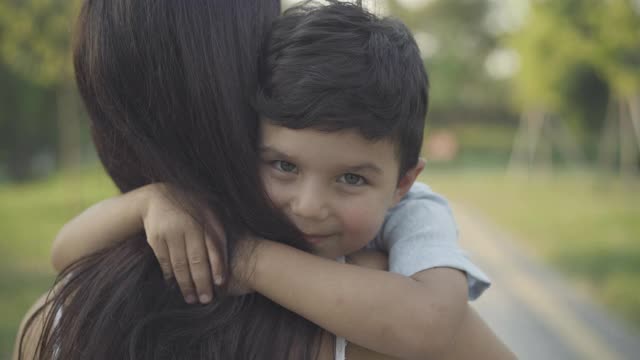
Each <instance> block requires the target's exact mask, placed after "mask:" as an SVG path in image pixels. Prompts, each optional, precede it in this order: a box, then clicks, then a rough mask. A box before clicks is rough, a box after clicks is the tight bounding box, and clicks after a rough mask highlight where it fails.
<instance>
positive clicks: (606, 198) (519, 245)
mask: <svg viewBox="0 0 640 360" xmlns="http://www.w3.org/2000/svg"><path fill="white" fill-rule="evenodd" d="M285 3H293V2H292V1H288V2H285ZM365 3H367V4H368V6H370V7H371V8H372V9H373V10H374V11H376V12H378V13H384V14H391V15H393V16H396V17H399V18H400V19H402V20H403V21H405V23H406V24H407V25H408V26H409V27H410V28H411V29H412V31H413V32H414V34H415V38H416V41H417V42H418V44H419V46H420V49H421V52H422V56H423V58H424V61H425V65H426V67H427V70H428V72H429V75H430V81H431V93H430V97H431V102H430V112H429V116H428V119H427V122H428V128H427V130H426V138H425V139H426V142H425V146H424V156H425V158H426V159H427V163H428V165H427V169H426V171H425V175H424V176H423V180H424V181H426V182H427V183H428V184H430V185H431V186H432V187H433V188H434V189H435V190H436V191H438V192H441V193H443V194H445V195H446V196H447V198H449V199H450V200H451V201H452V205H453V207H454V212H455V214H456V217H457V218H458V221H459V223H460V233H461V241H462V243H463V246H464V247H465V248H467V249H468V250H469V253H470V256H471V257H472V258H473V259H474V261H476V262H478V263H479V264H480V265H481V266H482V267H483V268H484V269H485V270H486V271H487V272H488V273H489V275H490V276H491V277H492V278H493V280H494V285H493V287H492V289H491V290H489V291H488V293H487V294H486V295H485V296H483V298H482V299H481V300H480V301H478V302H477V305H476V306H477V307H478V309H479V311H480V312H481V314H482V315H483V316H484V317H485V319H487V321H488V322H489V323H490V324H491V325H492V327H493V328H494V330H496V332H498V334H499V335H500V336H501V337H502V338H503V339H504V340H505V341H506V342H507V343H508V344H509V345H510V346H511V347H512V348H514V350H516V352H517V353H518V355H520V357H521V358H532V359H533V358H554V359H560V358H567V359H568V358H576V359H578V358H593V359H603V358H627V357H628V358H631V355H629V354H630V352H628V351H630V350H628V349H631V348H632V347H633V346H634V345H633V344H634V343H640V341H638V340H640V336H639V335H638V334H639V332H638V329H640V239H639V237H640V191H639V190H640V181H639V177H638V176H639V173H640V0H553V1H550V0H547V1H542V0H538V1H534V0H387V1H383V0H378V1H375V0H370V1H366V2H365ZM78 4H79V1H78V0H20V1H12V0H1V1H0V358H8V357H9V354H10V351H11V348H12V346H13V340H14V335H15V331H16V329H17V326H18V323H19V321H20V319H21V317H22V315H23V314H24V312H25V311H26V310H27V308H28V307H29V305H30V304H31V303H32V302H33V301H34V300H35V299H36V297H37V296H38V295H39V294H41V293H42V292H43V291H45V290H46V289H47V288H48V287H49V285H50V284H51V283H52V281H53V279H54V274H53V271H52V268H51V266H50V262H49V247H50V244H51V241H52V240H53V238H54V236H55V234H56V233H57V231H58V230H59V229H60V227H61V226H62V225H63V224H64V223H65V222H66V221H68V220H69V219H70V218H71V217H73V216H74V215H75V214H77V213H79V212H80V211H82V210H83V209H84V208H86V207H87V206H89V205H90V204H92V203H95V202H97V201H99V200H101V199H104V198H106V197H109V196H111V195H113V194H115V187H114V186H113V184H112V183H111V182H110V180H109V179H108V178H107V177H106V176H105V174H104V172H103V170H102V168H101V166H100V164H99V163H98V161H97V159H96V156H95V153H94V150H93V148H92V144H91V141H90V138H89V135H88V128H87V123H88V122H87V119H86V114H85V113H84V111H83V109H82V104H81V103H80V100H79V98H78V95H77V92H76V89H75V85H74V82H73V73H72V67H71V62H70V41H71V31H70V30H71V28H72V25H73V19H74V18H75V14H76V12H77V9H78ZM612 334H613V335H612ZM621 349H622V350H621ZM625 349H627V350H625ZM635 349H637V348H635ZM636 355H637V353H636Z"/></svg>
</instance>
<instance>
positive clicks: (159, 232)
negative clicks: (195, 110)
mask: <svg viewBox="0 0 640 360" xmlns="http://www.w3.org/2000/svg"><path fill="white" fill-rule="evenodd" d="M147 191H148V197H147V199H148V200H147V205H146V207H145V209H144V213H143V217H142V220H143V224H144V230H145V232H146V235H147V241H148V242H149V245H150V246H151V248H152V249H153V252H154V254H155V255H156V258H157V259H158V263H160V267H161V268H162V273H163V274H164V276H165V278H166V279H170V278H172V277H175V279H176V282H177V283H178V286H179V287H180V290H181V292H182V294H183V296H184V299H185V301H186V302H187V303H189V304H193V303H196V302H197V301H198V300H199V301H200V302H201V303H203V304H204V303H209V302H210V301H211V300H212V299H213V282H214V281H215V284H216V285H221V284H222V283H223V280H224V279H223V278H222V273H223V271H222V265H223V264H222V261H221V259H220V252H219V250H218V249H217V248H216V244H224V243H225V241H226V240H225V235H224V231H223V229H222V226H220V224H219V222H218V221H217V218H216V216H215V215H214V214H213V213H211V212H209V213H207V214H205V216H206V217H207V218H208V219H209V220H210V222H211V223H213V224H215V229H214V230H215V233H213V234H209V233H207V232H205V231H204V229H203V227H202V225H200V224H199V223H198V222H196V221H195V219H193V217H191V216H190V215H189V214H188V213H187V212H186V211H185V210H183V209H182V208H181V207H180V206H178V205H177V204H176V203H175V202H173V201H172V200H171V196H170V193H171V191H172V190H171V188H170V187H169V186H168V185H166V184H159V183H156V184H151V185H147ZM216 240H219V241H216Z"/></svg>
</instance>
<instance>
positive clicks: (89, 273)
mask: <svg viewBox="0 0 640 360" xmlns="http://www.w3.org/2000/svg"><path fill="white" fill-rule="evenodd" d="M279 12H280V0H189V1H187V0H85V1H84V4H83V6H82V8H81V12H80V15H79V19H78V23H77V29H76V33H75V36H76V39H75V45H74V65H75V70H76V80H77V83H78V87H79V90H80V94H81V95H82V98H83V100H84V103H85V105H86V108H87V110H88V113H89V115H90V118H91V127H92V134H93V139H94V142H95V145H96V148H97V150H98V154H99V156H100V159H101V161H102V163H103V164H104V167H105V169H106V170H107V172H108V173H109V175H110V176H111V178H112V179H113V181H114V182H115V183H116V185H117V186H118V188H119V189H120V191H122V192H127V191H129V190H132V189H135V188H137V187H140V186H142V185H145V184H149V183H152V182H165V183H170V184H173V185H176V188H179V189H185V191H184V193H183V194H182V195H183V196H181V197H179V198H180V199H181V203H182V205H184V208H185V209H186V210H187V211H190V213H191V214H192V215H193V216H194V217H195V218H196V219H197V220H198V221H200V223H201V224H203V226H204V227H205V229H209V230H211V224H209V223H208V222H207V219H205V218H203V217H202V216H200V214H203V213H204V209H211V210H212V211H214V212H215V213H216V214H217V216H218V218H219V219H220V221H221V223H222V224H223V226H224V228H225V231H226V235H227V241H226V243H224V244H222V243H220V244H219V248H220V249H223V250H224V254H225V259H226V271H227V276H226V277H227V278H228V277H229V276H228V275H229V271H230V270H229V269H230V264H231V263H232V260H233V256H234V253H235V252H234V251H235V245H236V244H237V242H238V241H239V239H241V238H242V236H243V235H245V234H247V233H248V232H250V233H255V234H258V235H261V236H264V237H268V238H271V239H276V240H279V241H282V242H284V243H287V244H290V245H292V246H296V247H299V248H301V247H302V244H301V243H300V242H299V241H298V239H300V236H299V233H298V232H297V230H296V229H295V228H294V227H293V226H292V225H291V224H290V223H289V222H288V221H287V220H286V218H285V217H284V216H283V215H282V214H280V213H278V212H277V211H275V210H274V209H272V207H271V204H270V202H269V201H268V198H267V197H266V195H265V193H264V190H263V187H262V183H261V181H260V178H259V175H258V160H257V152H256V148H255V146H256V142H257V136H258V135H257V134H258V125H259V122H258V117H257V114H256V113H255V112H254V111H253V110H252V109H251V108H250V106H249V103H250V98H251V97H252V96H253V95H254V93H255V90H256V81H257V68H258V61H259V59H258V57H259V49H260V48H261V43H262V41H263V37H264V35H265V34H266V33H267V30H268V28H269V26H270V24H271V22H272V20H273V19H274V18H275V17H276V16H278V15H279ZM87 241H90V239H87ZM59 279H60V280H58V281H57V284H56V291H54V292H52V293H51V294H50V295H49V299H48V302H47V304H46V306H45V307H43V308H42V309H46V311H43V310H42V309H41V310H40V312H39V313H37V314H36V315H35V316H42V317H43V318H44V328H43V332H42V335H41V336H40V340H39V343H38V352H37V354H38V356H37V357H38V358H40V359H47V360H49V359H64V360H71V359H105V360H106V359H109V360H112V359H223V360H230V359H311V358H314V357H315V356H316V355H317V350H318V347H319V346H318V345H319V344H318V340H319V338H320V336H319V335H320V330H319V328H318V327H317V326H315V325H314V324H312V323H310V322H308V321H306V320H305V319H303V318H301V317H299V316H297V315H296V314H293V313H291V312H289V311H288V310H286V309H284V308H282V307H280V306H279V305H277V304H275V303H273V302H271V301H269V300H268V299H266V298H264V297H263V296H261V295H259V294H251V295H247V296H242V297H231V296H225V289H219V288H217V289H216V293H217V300H216V301H215V302H213V303H212V304H209V305H187V304H186V303H185V302H184V300H183V299H182V296H181V295H180V292H179V290H178V289H177V288H176V287H175V286H174V287H169V286H167V284H166V283H165V281H164V280H163V277H162V273H161V271H160V268H159V266H158V264H157V261H156V259H155V257H154V255H153V252H152V251H151V249H150V247H149V246H148V245H147V244H146V240H145V237H144V234H142V233H141V234H140V235H139V236H137V237H135V238H132V239H130V240H128V241H124V242H122V243H120V244H119V245H117V246H116V247H115V248H111V249H107V250H105V251H102V252H100V253H99V254H95V255H92V256H89V257H87V258H85V259H83V260H81V261H79V262H77V263H75V264H74V265H72V266H71V267H70V268H68V269H66V270H65V271H64V272H63V273H62V274H61V275H60V277H59ZM56 314H58V316H57V317H58V318H57V319H56ZM60 315H61V316H60ZM35 316H34V317H35ZM34 317H32V318H31V320H33V319H34ZM36 323H37V322H34V321H31V322H30V325H27V327H29V326H35V325H33V324H36ZM25 333H26V331H25Z"/></svg>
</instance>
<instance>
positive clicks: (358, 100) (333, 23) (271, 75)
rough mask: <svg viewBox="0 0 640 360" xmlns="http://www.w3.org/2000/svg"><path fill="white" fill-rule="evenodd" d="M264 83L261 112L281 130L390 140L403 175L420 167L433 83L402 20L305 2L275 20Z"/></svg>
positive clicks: (343, 5)
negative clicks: (355, 134)
mask: <svg viewBox="0 0 640 360" xmlns="http://www.w3.org/2000/svg"><path fill="white" fill-rule="evenodd" d="M259 81H260V84H259V88H260V90H259V91H258V94H257V96H256V99H255V106H256V109H257V110H258V112H259V113H260V114H261V115H262V116H263V117H265V118H267V119H269V120H270V121H272V122H274V123H276V124H277V125H281V126H285V127H287V128H291V129H304V128H315V129H318V130H322V131H339V130H343V129H356V130H357V131H359V132H360V133H361V134H362V135H363V136H365V137H366V138H368V139H371V140H377V139H384V138H390V139H392V140H393V141H394V143H395V144H396V148H397V152H398V154H397V155H398V158H399V160H400V169H399V170H400V175H403V174H404V173H405V172H406V171H407V170H408V169H410V168H411V167H413V166H415V165H416V163H417V161H418V157H419V154H420V148H421V146H422V137H423V131H424V123H425V117H426V113H427V108H428V79H427V74H426V72H425V69H424V64H423V62H422V58H421V57H420V51H419V49H418V46H417V45H416V42H415V40H414V39H413V36H412V35H411V33H410V31H409V29H407V27H406V26H405V25H404V24H403V23H402V22H400V21H398V20H395V19H390V18H379V17H377V16H375V15H373V14H371V13H370V12H368V11H367V10H365V9H363V7H362V6H361V5H358V4H353V3H348V2H343V1H329V4H328V5H324V6H318V4H317V2H312V1H307V2H304V3H303V4H301V5H298V6H296V7H293V8H290V9H289V10H287V11H286V12H285V13H284V16H282V17H280V18H279V19H278V20H276V21H275V22H274V25H273V27H272V30H271V37H270V39H269V40H267V41H266V43H265V51H264V61H263V63H262V66H261V71H260V80H259Z"/></svg>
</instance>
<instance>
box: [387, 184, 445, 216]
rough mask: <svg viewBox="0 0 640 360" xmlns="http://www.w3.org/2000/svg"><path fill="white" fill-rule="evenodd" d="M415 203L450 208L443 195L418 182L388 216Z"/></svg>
mask: <svg viewBox="0 0 640 360" xmlns="http://www.w3.org/2000/svg"><path fill="white" fill-rule="evenodd" d="M415 202H420V203H421V204H424V205H429V204H431V203H433V205H439V206H443V205H444V206H445V207H447V208H448V207H449V202H448V201H447V199H445V198H444V197H443V196H442V195H440V194H438V193H436V192H435V191H433V190H432V189H431V187H430V186H429V185H427V184H426V183H424V182H419V181H416V182H414V183H413V185H412V186H411V189H409V191H407V193H406V194H405V196H404V197H403V198H402V199H401V200H400V201H399V202H398V204H396V206H394V207H392V208H391V209H389V213H388V214H387V216H389V215H391V214H393V213H394V212H395V211H397V210H398V209H400V208H402V207H405V206H407V205H410V204H412V203H415Z"/></svg>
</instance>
